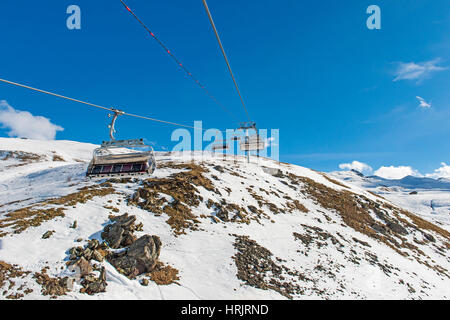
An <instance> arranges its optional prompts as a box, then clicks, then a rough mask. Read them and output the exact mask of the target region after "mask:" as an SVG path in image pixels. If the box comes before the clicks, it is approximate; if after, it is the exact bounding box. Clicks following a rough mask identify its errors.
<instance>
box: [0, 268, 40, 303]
mask: <svg viewBox="0 0 450 320" xmlns="http://www.w3.org/2000/svg"><path fill="white" fill-rule="evenodd" d="M30 273H31V272H30V271H23V270H22V269H21V268H20V267H19V266H17V265H11V264H9V263H6V262H4V261H0V289H2V288H3V287H4V286H5V285H6V283H7V282H8V283H9V284H8V287H7V288H5V289H6V290H4V291H3V295H4V296H5V295H6V294H7V292H8V290H10V289H12V288H13V287H14V286H15V282H14V279H15V278H23V277H25V276H26V275H28V274H30ZM23 289H25V288H24V286H21V287H20V288H19V289H17V290H23ZM32 291H33V290H31V289H26V290H24V291H23V293H16V294H14V295H13V294H10V295H8V296H6V299H20V298H22V297H23V296H24V294H28V293H30V292H32Z"/></svg>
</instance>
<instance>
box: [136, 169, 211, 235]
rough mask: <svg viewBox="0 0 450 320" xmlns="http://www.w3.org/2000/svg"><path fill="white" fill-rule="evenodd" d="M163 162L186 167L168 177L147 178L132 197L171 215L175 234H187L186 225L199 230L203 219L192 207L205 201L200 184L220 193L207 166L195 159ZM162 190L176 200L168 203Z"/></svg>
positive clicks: (150, 208) (138, 202)
mask: <svg viewBox="0 0 450 320" xmlns="http://www.w3.org/2000/svg"><path fill="white" fill-rule="evenodd" d="M164 166H165V167H166V168H172V169H183V170H186V171H182V172H178V173H175V174H172V175H171V176H170V177H168V178H165V179H148V180H146V181H145V182H144V184H143V187H142V188H139V189H138V190H137V191H136V193H135V194H134V195H133V197H132V198H131V199H129V201H130V202H131V203H135V204H137V205H138V206H139V207H141V208H142V209H145V210H147V211H150V212H153V213H155V214H156V215H161V214H163V213H165V214H167V215H168V216H169V219H168V220H167V223H168V224H169V225H170V226H171V227H172V229H173V230H174V234H175V235H176V236H178V235H181V234H185V233H186V232H185V230H187V229H190V230H198V227H197V226H198V224H199V222H200V221H198V220H197V217H196V216H195V215H194V214H193V213H192V210H191V209H190V207H198V206H199V205H200V203H201V202H203V198H202V197H201V196H200V194H199V192H198V190H197V187H203V188H205V189H206V190H209V191H212V192H215V193H219V191H217V189H216V188H215V187H214V185H213V184H212V182H211V180H209V179H208V178H206V177H205V176H204V173H206V172H208V170H207V169H206V168H204V167H202V166H200V165H196V164H193V163H183V164H174V163H167V164H165V165H164ZM161 194H165V195H168V196H170V197H172V198H173V201H172V202H170V203H169V202H168V201H167V200H166V199H164V198H161V197H160V195H161Z"/></svg>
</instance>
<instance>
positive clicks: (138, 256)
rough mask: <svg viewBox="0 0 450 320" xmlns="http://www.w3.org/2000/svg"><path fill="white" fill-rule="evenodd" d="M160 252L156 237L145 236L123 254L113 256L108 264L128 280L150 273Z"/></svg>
mask: <svg viewBox="0 0 450 320" xmlns="http://www.w3.org/2000/svg"><path fill="white" fill-rule="evenodd" d="M160 251H161V240H160V239H159V237H157V236H150V235H145V236H142V237H141V238H139V239H138V240H136V241H135V242H134V243H133V244H132V245H130V246H129V248H128V250H127V251H126V253H125V254H122V253H119V254H113V255H112V256H111V257H110V258H109V262H110V263H111V264H112V265H113V266H114V267H115V268H116V269H117V270H119V271H120V272H122V273H123V274H125V275H126V276H128V277H129V278H135V277H136V276H138V275H140V274H142V273H147V272H150V271H152V269H153V268H154V267H155V265H156V263H157V260H158V258H159V254H160Z"/></svg>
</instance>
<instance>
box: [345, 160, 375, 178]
mask: <svg viewBox="0 0 450 320" xmlns="http://www.w3.org/2000/svg"><path fill="white" fill-rule="evenodd" d="M339 168H340V169H342V170H356V171H358V172H361V173H363V174H365V175H368V174H370V173H372V171H373V169H372V167H371V166H369V165H368V164H366V163H363V162H359V161H356V160H355V161H353V162H352V163H341V164H340V165H339Z"/></svg>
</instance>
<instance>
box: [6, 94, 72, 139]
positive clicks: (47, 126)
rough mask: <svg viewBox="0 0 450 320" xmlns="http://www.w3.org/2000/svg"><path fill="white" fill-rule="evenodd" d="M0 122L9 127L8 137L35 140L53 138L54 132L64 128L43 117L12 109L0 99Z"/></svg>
mask: <svg viewBox="0 0 450 320" xmlns="http://www.w3.org/2000/svg"><path fill="white" fill-rule="evenodd" d="M0 124H1V125H2V127H3V128H7V129H9V131H8V133H7V134H8V136H10V137H19V138H29V139H36V140H54V139H55V136H56V133H57V132H58V131H63V130H64V128H62V127H60V126H58V125H55V124H53V123H51V122H50V120H49V119H47V118H45V117H41V116H34V115H32V114H31V113H30V112H28V111H20V110H16V109H14V108H13V107H11V106H10V105H9V104H8V102H6V101H5V100H0Z"/></svg>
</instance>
